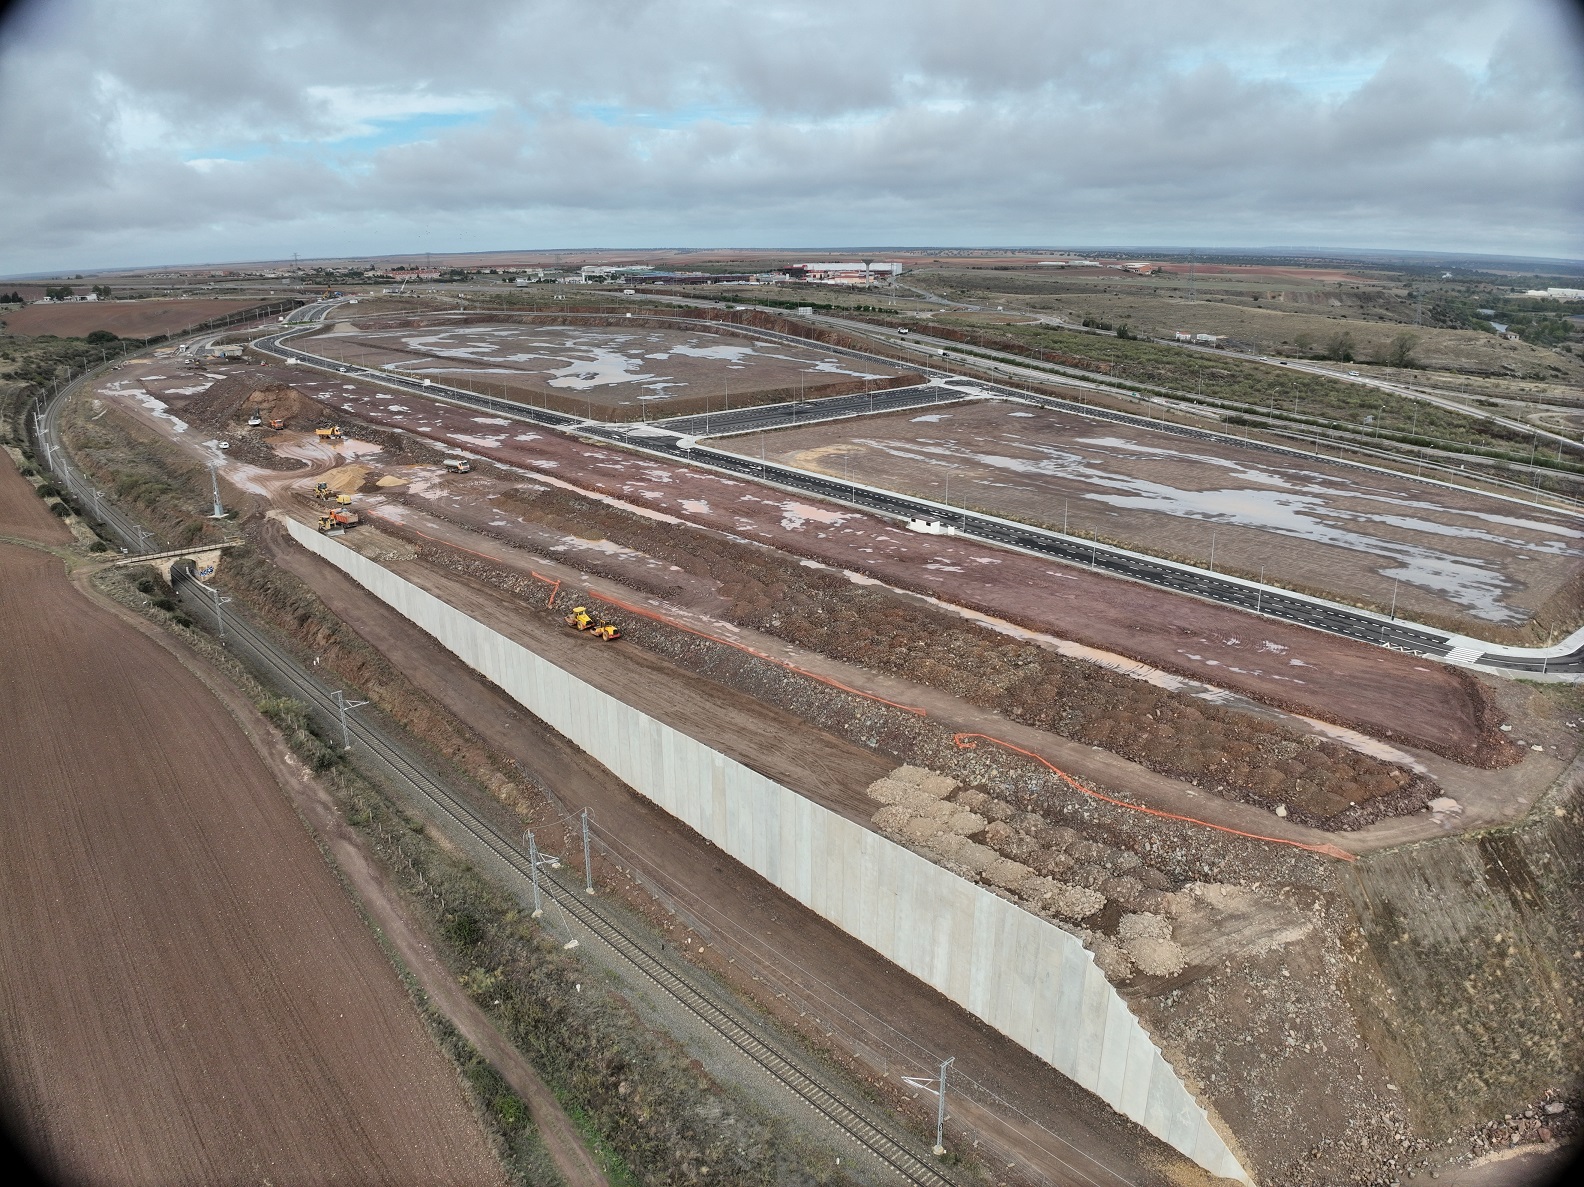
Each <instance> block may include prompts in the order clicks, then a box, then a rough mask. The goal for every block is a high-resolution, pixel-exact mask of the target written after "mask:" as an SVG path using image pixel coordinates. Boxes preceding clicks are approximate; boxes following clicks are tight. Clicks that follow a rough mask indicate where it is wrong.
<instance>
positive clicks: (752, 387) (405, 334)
mask: <svg viewBox="0 0 1584 1187" xmlns="http://www.w3.org/2000/svg"><path fill="white" fill-rule="evenodd" d="M426 322H427V323H428V324H423V325H404V326H399V327H396V328H388V329H386V328H380V327H379V325H378V324H377V323H376V324H375V325H374V326H370V327H368V328H363V329H359V328H357V326H356V323H352V322H338V323H336V324H335V325H333V326H332V327H331V328H330V329H328V330H326V331H325V332H323V333H320V334H316V335H314V336H313V337H312V339H310V340H309V341H307V342H306V343H304V345H305V347H306V348H307V349H309V350H311V351H313V352H314V353H318V354H322V355H324V356H325V357H329V358H334V359H337V360H345V361H347V362H352V363H357V364H360V365H362V366H365V367H380V368H384V369H386V370H390V371H393V372H397V373H400V374H403V375H407V376H411V377H416V378H425V377H427V378H432V379H434V380H435V381H436V382H439V383H450V384H459V385H461V386H464V387H471V388H474V389H475V390H478V391H495V392H496V393H497V394H501V395H503V396H505V397H506V398H508V399H513V400H518V401H521V402H524V403H529V404H540V405H543V404H546V402H547V401H548V402H549V404H550V406H551V407H556V408H560V409H562V410H564V411H565V410H575V411H585V410H586V411H587V412H589V413H590V414H597V415H599V416H601V417H611V416H615V417H616V418H618V419H622V418H631V419H638V418H639V417H640V416H642V415H645V413H644V412H643V409H644V407H645V406H647V415H649V416H665V415H672V414H673V413H676V412H677V411H679V410H681V411H692V410H693V409H694V407H695V406H697V408H698V410H699V411H702V410H703V409H704V407H705V406H707V405H711V404H712V405H713V406H714V407H716V408H721V407H729V406H730V405H731V403H732V401H733V399H735V400H736V401H737V403H738V404H739V406H740V405H742V404H747V403H764V402H766V401H767V400H768V399H771V398H785V395H784V394H785V393H790V394H791V395H793V396H796V395H797V394H798V393H799V392H802V393H803V394H805V395H808V396H810V397H812V396H814V395H819V394H831V393H832V392H833V391H835V390H845V389H846V388H847V387H850V386H851V385H852V384H853V383H854V382H857V383H859V384H860V385H861V384H862V383H863V382H864V381H869V382H871V383H874V384H876V385H877V386H879V385H881V384H883V383H885V382H886V381H888V380H891V379H893V378H895V376H896V375H898V374H899V371H898V369H894V368H886V367H882V366H879V365H869V364H863V365H860V364H858V363H856V362H855V361H854V360H852V359H848V358H842V357H838V356H836V355H833V354H831V353H829V352H828V351H822V350H820V349H819V348H818V347H813V346H811V347H797V346H790V345H786V344H784V343H778V342H768V341H764V340H760V339H755V338H750V337H747V336H745V335H742V334H732V333H720V332H713V331H709V330H704V329H700V330H680V329H674V328H670V327H662V326H653V325H644V324H643V323H642V322H633V323H630V324H629V325H626V326H623V325H619V324H613V325H611V326H594V325H576V324H574V325H559V326H558V325H552V324H544V325H539V324H523V323H521V322H512V321H501V322H477V323H469V322H466V321H461V322H452V321H445V322H442V323H439V324H432V319H426ZM771 393H775V395H774V396H772V395H771Z"/></svg>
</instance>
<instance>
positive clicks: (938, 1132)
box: [930, 1055, 957, 1158]
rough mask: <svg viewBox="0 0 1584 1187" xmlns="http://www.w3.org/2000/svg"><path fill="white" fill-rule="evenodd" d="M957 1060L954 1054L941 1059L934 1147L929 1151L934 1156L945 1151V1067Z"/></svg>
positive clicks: (937, 1156) (939, 1155) (940, 1154)
mask: <svg viewBox="0 0 1584 1187" xmlns="http://www.w3.org/2000/svg"><path fill="white" fill-rule="evenodd" d="M956 1062H957V1057H956V1056H955V1055H953V1056H951V1057H950V1058H948V1059H944V1060H942V1061H941V1065H940V1086H939V1088H938V1089H937V1090H936V1091H937V1094H938V1096H939V1099H938V1100H936V1102H935V1148H934V1149H933V1150H931V1151H930V1153H931V1154H933V1155H935V1157H936V1158H939V1157H941V1156H942V1155H944V1154H945V1153H946V1142H945V1139H946V1069H947V1068H949V1067H951V1065H952V1064H954V1063H956Z"/></svg>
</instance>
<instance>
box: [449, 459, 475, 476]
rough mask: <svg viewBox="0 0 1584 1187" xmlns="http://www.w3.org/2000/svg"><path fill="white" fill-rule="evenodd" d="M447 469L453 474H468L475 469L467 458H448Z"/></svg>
mask: <svg viewBox="0 0 1584 1187" xmlns="http://www.w3.org/2000/svg"><path fill="white" fill-rule="evenodd" d="M445 468H446V469H447V470H449V471H451V473H453V474H466V473H467V472H468V471H470V470H471V469H473V463H472V462H470V461H468V460H467V458H465V457H448V458H446V460H445Z"/></svg>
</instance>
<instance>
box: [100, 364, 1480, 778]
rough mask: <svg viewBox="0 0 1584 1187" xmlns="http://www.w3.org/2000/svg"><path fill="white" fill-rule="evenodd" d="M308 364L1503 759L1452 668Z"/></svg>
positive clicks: (579, 465) (873, 566) (698, 501)
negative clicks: (912, 528) (927, 532)
mask: <svg viewBox="0 0 1584 1187" xmlns="http://www.w3.org/2000/svg"><path fill="white" fill-rule="evenodd" d="M293 370H294V369H293V368H286V367H281V368H258V369H257V372H258V374H259V377H260V380H261V381H264V380H267V379H280V380H281V381H283V382H286V381H291V382H292V384H293V386H294V387H296V388H297V389H298V390H299V391H301V392H303V393H304V394H306V395H309V396H311V397H313V398H315V399H318V400H319V401H321V402H322V403H324V404H325V405H326V407H327V408H329V409H330V410H331V411H332V413H342V412H344V413H346V414H347V415H349V416H351V417H355V418H357V419H360V420H362V421H364V422H366V423H369V424H371V425H375V426H380V425H384V426H388V427H390V428H397V429H402V430H405V431H406V432H408V433H413V434H416V435H418V436H420V437H427V438H429V439H431V440H434V441H435V442H437V443H438V444H439V445H441V446H442V448H444V447H447V446H449V447H450V451H451V452H457V453H462V452H466V453H471V454H473V455H474V456H478V457H486V458H492V459H495V460H497V461H499V462H502V463H504V464H506V465H508V466H511V467H514V468H516V469H517V471H518V472H519V473H522V474H524V475H525V476H530V475H531V476H535V477H536V478H537V479H538V480H541V481H545V482H550V483H569V484H572V485H574V486H575V487H576V488H578V489H580V490H586V491H589V492H593V493H595V494H602V495H606V496H610V497H613V498H616V499H619V500H622V501H623V503H624V505H630V506H633V507H636V508H639V509H640V510H642V511H652V512H658V513H661V514H664V515H666V516H669V517H673V518H675V519H677V520H680V521H682V522H687V523H693V524H697V525H699V526H701V527H706V528H711V529H715V530H717V531H722V532H726V533H728V534H731V535H735V536H740V537H743V538H746V539H750V540H756V541H759V542H762V543H766V544H769V545H771V546H773V547H775V548H778V549H780V550H782V551H784V552H788V553H790V554H792V555H794V556H799V557H804V558H808V559H810V560H816V561H819V562H820V563H823V564H827V565H830V566H832V567H833V568H835V569H837V570H838V571H845V572H849V573H853V574H856V575H858V576H857V577H856V579H857V580H860V581H861V580H863V575H869V576H872V577H875V578H878V579H880V580H883V581H886V582H888V583H890V584H892V585H895V586H898V587H900V588H904V589H910V590H915V591H918V592H921V593H926V594H929V595H931V596H934V597H938V598H940V599H942V600H944V601H947V602H950V603H952V604H954V605H958V606H966V607H970V608H973V609H977V610H982V611H984V612H986V613H988V614H991V615H995V616H998V617H1000V618H1003V619H1008V620H1011V621H1012V622H1015V623H1018V624H1020V625H1022V626H1025V627H1030V628H1033V629H1036V630H1040V631H1045V632H1048V633H1050V634H1052V635H1055V636H1058V637H1061V638H1064V639H1070V640H1074V641H1076V642H1078V643H1082V644H1085V645H1088V646H1091V647H1096V648H1100V649H1103V650H1106V651H1110V652H1115V653H1117V654H1120V655H1125V656H1129V657H1131V658H1133V659H1136V660H1140V661H1142V662H1144V663H1147V664H1150V665H1152V666H1153V667H1157V668H1160V669H1162V670H1165V671H1169V672H1175V673H1178V674H1181V675H1184V676H1187V677H1189V678H1192V679H1198V680H1206V681H1208V682H1209V683H1213V684H1216V685H1218V686H1220V687H1223V688H1229V689H1232V690H1234V691H1236V692H1239V693H1242V694H1244V695H1247V696H1250V697H1252V698H1253V699H1254V700H1256V701H1260V702H1263V703H1267V704H1273V705H1277V706H1280V707H1283V708H1287V709H1290V710H1293V711H1296V712H1300V713H1303V714H1305V715H1307V716H1312V717H1316V718H1319V719H1321V720H1324V721H1329V722H1334V723H1336V724H1340V725H1345V726H1350V727H1353V728H1358V729H1361V730H1363V731H1364V732H1366V733H1368V734H1370V735H1372V736H1374V737H1379V738H1383V739H1386V740H1389V741H1393V742H1396V743H1398V744H1404V745H1409V746H1418V747H1423V748H1424V749H1427V750H1431V751H1434V752H1436V753H1439V754H1446V755H1449V756H1452V757H1458V758H1460V759H1463V760H1467V759H1469V758H1473V757H1476V756H1485V758H1487V759H1488V757H1489V755H1490V754H1491V753H1493V752H1492V751H1491V749H1490V748H1491V746H1492V745H1493V743H1494V738H1493V731H1494V725H1493V724H1492V722H1491V721H1490V720H1488V715H1489V709H1488V706H1487V705H1486V698H1485V697H1484V696H1483V694H1481V693H1480V691H1479V685H1478V684H1477V683H1476V682H1474V681H1473V680H1471V679H1470V678H1469V677H1467V676H1466V675H1463V674H1462V673H1458V672H1455V671H1453V670H1451V669H1449V668H1446V667H1445V666H1443V665H1440V664H1434V663H1430V662H1427V661H1422V660H1419V659H1418V658H1417V657H1412V656H1405V655H1403V654H1401V653H1399V652H1394V651H1388V650H1384V649H1380V648H1375V647H1370V646H1367V645H1365V644H1360V643H1354V642H1351V641H1348V640H1344V639H1338V638H1335V637H1333V636H1329V635H1324V634H1321V633H1319V632H1316V631H1310V630H1306V629H1304V628H1302V627H1297V626H1290V625H1287V624H1283V623H1278V622H1274V621H1270V620H1265V619H1256V618H1253V617H1251V616H1249V615H1248V614H1245V613H1241V612H1238V611H1234V610H1230V609H1227V608H1225V607H1220V606H1215V605H1211V604H1208V603H1203V602H1199V601H1196V600H1194V599H1191V598H1184V597H1179V596H1177V595H1175V594H1171V593H1168V592H1165V591H1160V590H1155V589H1151V588H1149V587H1146V586H1142V585H1138V584H1135V583H1132V582H1127V581H1122V580H1118V579H1114V578H1110V577H1106V576H1103V575H1101V574H1098V573H1093V572H1090V571H1087V570H1084V569H1082V568H1079V567H1076V566H1068V565H1057V564H1054V563H1052V562H1049V561H1043V560H1040V559H1038V558H1035V557H1030V556H1025V555H1023V554H1020V553H1015V552H1008V551H1003V550H999V549H995V548H991V547H989V546H985V545H978V544H973V543H971V542H969V541H965V540H962V539H947V538H943V537H929V536H917V535H914V534H913V533H909V532H906V531H904V530H901V529H899V528H897V527H895V526H893V525H892V524H890V523H889V522H887V521H885V520H882V519H880V518H878V517H875V516H871V515H867V514H864V513H861V512H857V511H854V510H852V509H850V508H845V507H839V506H836V505H833V504H822V503H817V502H814V501H809V500H805V499H804V498H802V497H793V496H790V495H787V494H785V493H783V492H778V491H776V490H775V489H774V488H767V487H763V486H761V485H759V484H757V483H753V482H750V481H744V480H741V479H738V478H733V477H730V476H727V475H721V474H716V473H713V472H710V471H706V470H701V469H697V468H694V467H688V466H679V465H676V464H674V463H672V462H670V461H668V460H660V459H653V458H647V457H644V456H642V455H639V454H633V453H628V452H626V451H623V450H618V449H613V448H608V447H605V446H599V445H594V444H591V443H588V442H582V441H578V440H576V439H573V438H569V437H566V436H563V435H561V434H559V433H554V432H551V431H549V430H545V429H542V428H538V427H536V426H532V425H528V424H524V423H523V422H520V421H510V420H507V419H506V418H504V417H489V416H483V415H480V414H477V413H474V412H472V411H471V410H467V409H461V408H456V407H454V406H451V405H446V404H442V403H440V402H438V401H434V400H426V399H424V398H422V397H416V396H408V395H405V394H402V395H393V394H392V393H389V392H386V391H382V390H380V389H378V388H376V387H374V386H373V385H369V384H359V383H340V382H337V381H335V380H332V379H328V378H319V379H306V378H303V377H302V376H300V375H294V374H292V372H293ZM117 380H118V382H120V383H121V384H123V386H122V387H120V388H119V389H117V387H116V385H115V384H107V385H102V386H101V387H100V388H99V389H98V392H99V394H100V395H102V396H105V397H110V398H114V397H116V396H121V397H122V398H121V400H120V401H119V402H120V403H121V405H122V406H123V407H130V408H133V409H135V410H137V411H138V412H139V413H140V415H142V416H144V417H149V416H153V417H155V418H160V417H161V416H162V415H163V416H167V417H168V416H169V415H171V413H169V412H165V411H164V409H163V408H157V409H153V410H152V411H151V410H150V407H149V397H147V396H146V395H144V394H143V393H141V391H139V390H135V389H134V387H133V384H134V380H135V372H133V371H128V372H126V373H124V374H122V375H119V376H118V377H117ZM154 423H156V424H158V425H159V426H160V427H161V429H162V431H165V432H167V433H168V432H169V431H170V430H172V429H173V427H174V426H173V425H172V424H171V422H170V421H169V420H168V419H156V420H155V421H154ZM376 435H378V434H376ZM388 436H390V438H391V439H392V440H393V441H395V440H400V439H401V438H400V437H399V436H398V435H395V434H390V435H388ZM276 448H278V449H280V448H290V449H297V450H299V452H302V453H303V455H304V456H307V455H308V454H309V453H312V454H314V456H319V455H324V459H325V464H334V463H335V462H336V461H340V462H350V461H354V460H355V459H356V457H357V456H358V454H359V452H360V451H361V452H367V451H369V450H373V449H377V448H378V445H371V444H369V443H367V442H355V441H349V442H347V443H346V444H344V445H342V446H340V447H339V448H337V449H335V450H328V449H325V448H321V447H320V446H319V445H318V444H317V443H315V442H313V441H312V439H311V438H307V439H304V440H302V441H301V442H300V443H299V442H298V441H297V438H293V441H291V442H285V443H283V444H279V445H277V446H276ZM231 473H232V474H233V480H234V481H237V482H239V484H241V485H243V486H244V487H248V486H250V484H252V485H255V488H256V489H260V490H262V489H264V488H263V487H262V486H257V485H256V484H257V482H258V481H259V472H258V471H254V472H252V473H251V474H250V473H248V472H246V471H242V470H237V469H236V468H235V467H233V468H232V470H231ZM437 479H438V474H430V475H426V476H425V477H424V478H423V479H422V480H421V481H420V482H419V483H418V484H417V485H416V486H409V487H408V491H409V492H410V493H417V494H421V495H422V496H423V497H424V498H428V499H433V500H437V501H439V502H440V503H441V504H442V505H443V504H444V503H445V502H446V501H447V500H448V498H449V497H450V496H449V495H448V494H447V483H449V482H450V481H451V480H450V479H440V480H437ZM1498 749H1499V747H1498Z"/></svg>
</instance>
